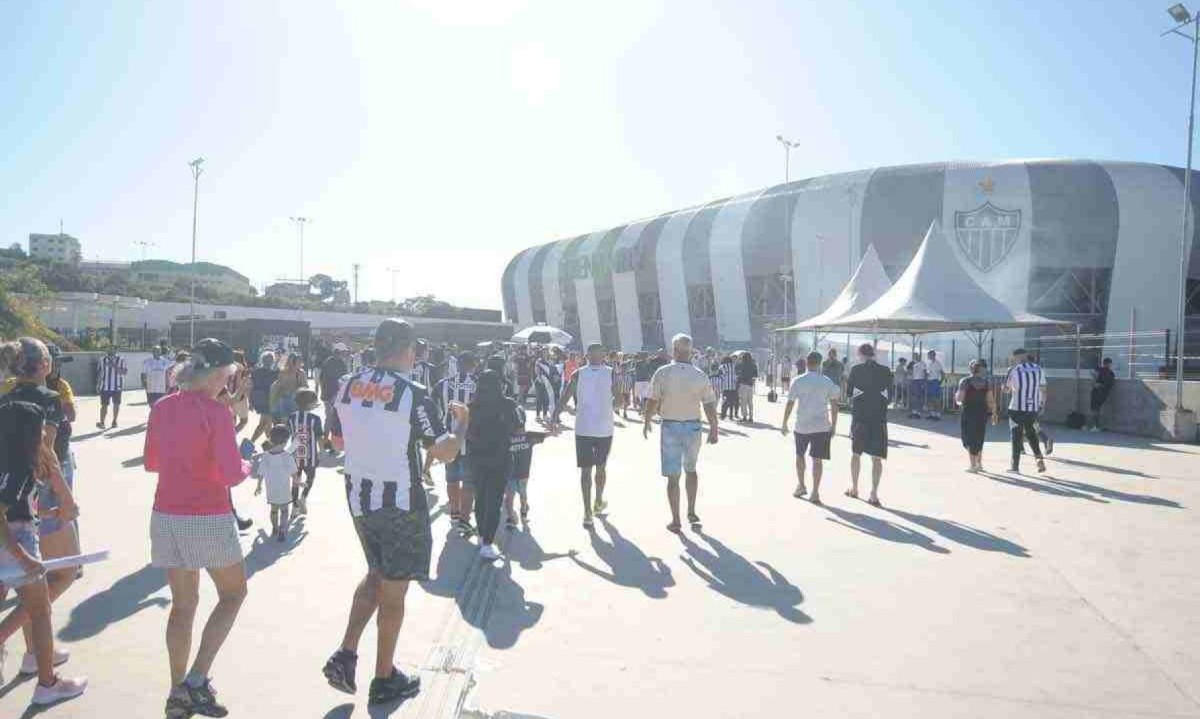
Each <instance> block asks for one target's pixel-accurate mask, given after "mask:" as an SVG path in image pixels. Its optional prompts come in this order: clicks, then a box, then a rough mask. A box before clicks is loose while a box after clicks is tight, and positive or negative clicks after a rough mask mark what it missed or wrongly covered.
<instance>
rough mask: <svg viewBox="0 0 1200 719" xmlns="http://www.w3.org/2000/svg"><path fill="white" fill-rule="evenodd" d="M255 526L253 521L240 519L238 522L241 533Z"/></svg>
mask: <svg viewBox="0 0 1200 719" xmlns="http://www.w3.org/2000/svg"><path fill="white" fill-rule="evenodd" d="M253 526H254V520H253V519H242V518H240V517H239V518H238V520H237V528H238V531H240V532H244V531H246V530H247V529H250V528H251V527H253Z"/></svg>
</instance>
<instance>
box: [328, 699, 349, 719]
mask: <svg viewBox="0 0 1200 719" xmlns="http://www.w3.org/2000/svg"><path fill="white" fill-rule="evenodd" d="M352 716H354V704H353V703H351V702H346V703H345V704H339V705H337V706H335V707H334V708H332V709H330V710H329V711H327V712H325V716H324V717H322V718H321V719H350V717H352Z"/></svg>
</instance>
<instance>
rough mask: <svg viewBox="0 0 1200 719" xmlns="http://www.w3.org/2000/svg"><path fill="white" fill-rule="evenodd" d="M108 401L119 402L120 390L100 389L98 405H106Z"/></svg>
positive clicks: (116, 403) (115, 403) (117, 403)
mask: <svg viewBox="0 0 1200 719" xmlns="http://www.w3.org/2000/svg"><path fill="white" fill-rule="evenodd" d="M109 402H111V403H113V404H114V405H119V404H121V390H119V389H118V390H103V389H102V390H100V406H101V407H107V406H108V403H109Z"/></svg>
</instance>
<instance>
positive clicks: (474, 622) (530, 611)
mask: <svg viewBox="0 0 1200 719" xmlns="http://www.w3.org/2000/svg"><path fill="white" fill-rule="evenodd" d="M482 569H483V571H484V572H485V577H486V573H491V576H490V577H486V578H488V579H491V580H492V586H491V590H492V596H491V597H490V599H488V598H485V599H487V601H485V602H483V609H482V611H475V612H472V611H470V610H471V609H472V607H471V606H470V603H469V600H470V598H471V594H470V593H468V592H461V593H460V594H459V596H458V597H457V599H456V601H457V603H458V608H459V611H460V612H462V615H463V619H465V620H466V621H467V623H468V624H470V625H471V626H473V627H475V628H477V629H479V630H480V631H482V632H483V636H484V638H485V639H486V640H487V643H488V646H489V647H491V648H493V649H510V648H512V647H513V646H515V645H516V643H517V640H518V639H519V638H520V637H521V634H522V633H524V632H525V631H526V630H528V629H532V628H533V627H534V625H536V624H537V623H538V622H539V621H541V619H542V613H543V612H544V611H545V607H544V606H542V605H541V604H540V603H538V602H530V601H528V600H526V598H525V588H524V587H522V586H521V585H520V584H517V582H516V581H514V580H513V578H512V563H511V562H507V561H506V562H504V564H503V565H502V566H500V567H496V566H494V565H491V564H487V565H484V566H483V568H482Z"/></svg>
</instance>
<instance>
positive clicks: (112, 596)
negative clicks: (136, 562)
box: [58, 564, 171, 642]
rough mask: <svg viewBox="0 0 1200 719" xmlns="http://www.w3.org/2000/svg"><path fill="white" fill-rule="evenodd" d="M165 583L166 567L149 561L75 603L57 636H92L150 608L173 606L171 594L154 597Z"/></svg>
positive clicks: (71, 638) (76, 638) (71, 639)
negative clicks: (164, 568)
mask: <svg viewBox="0 0 1200 719" xmlns="http://www.w3.org/2000/svg"><path fill="white" fill-rule="evenodd" d="M166 586H167V573H166V570H163V569H159V568H157V567H152V566H150V565H149V564H147V565H146V566H144V567H142V568H141V569H139V570H137V571H136V572H134V573H132V574H127V575H125V576H124V577H121V578H120V579H118V580H117V581H115V582H113V584H112V586H111V587H109V588H108V589H105V590H103V591H100V592H97V593H95V594H93V595H92V596H90V597H88V598H87V599H84V600H83V601H82V602H80V603H79V604H77V605H75V607H74V608H73V609H72V610H71V614H70V616H69V617H68V618H67V623H66V625H64V626H63V628H62V629H60V630H59V632H58V638H59V639H61V640H62V641H64V642H77V641H80V640H82V639H90V638H91V637H94V636H96V635H97V634H99V633H100V632H102V631H104V629H105V628H106V627H108V626H109V625H110V624H115V623H117V622H119V621H122V620H124V619H128V618H129V617H131V616H133V615H134V614H137V613H138V612H140V611H142V610H143V609H145V608H147V607H167V606H170V604H171V600H170V599H169V598H168V597H155V596H151V595H153V594H155V593H157V592H158V591H160V590H162V589H164V588H165V587H166Z"/></svg>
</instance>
